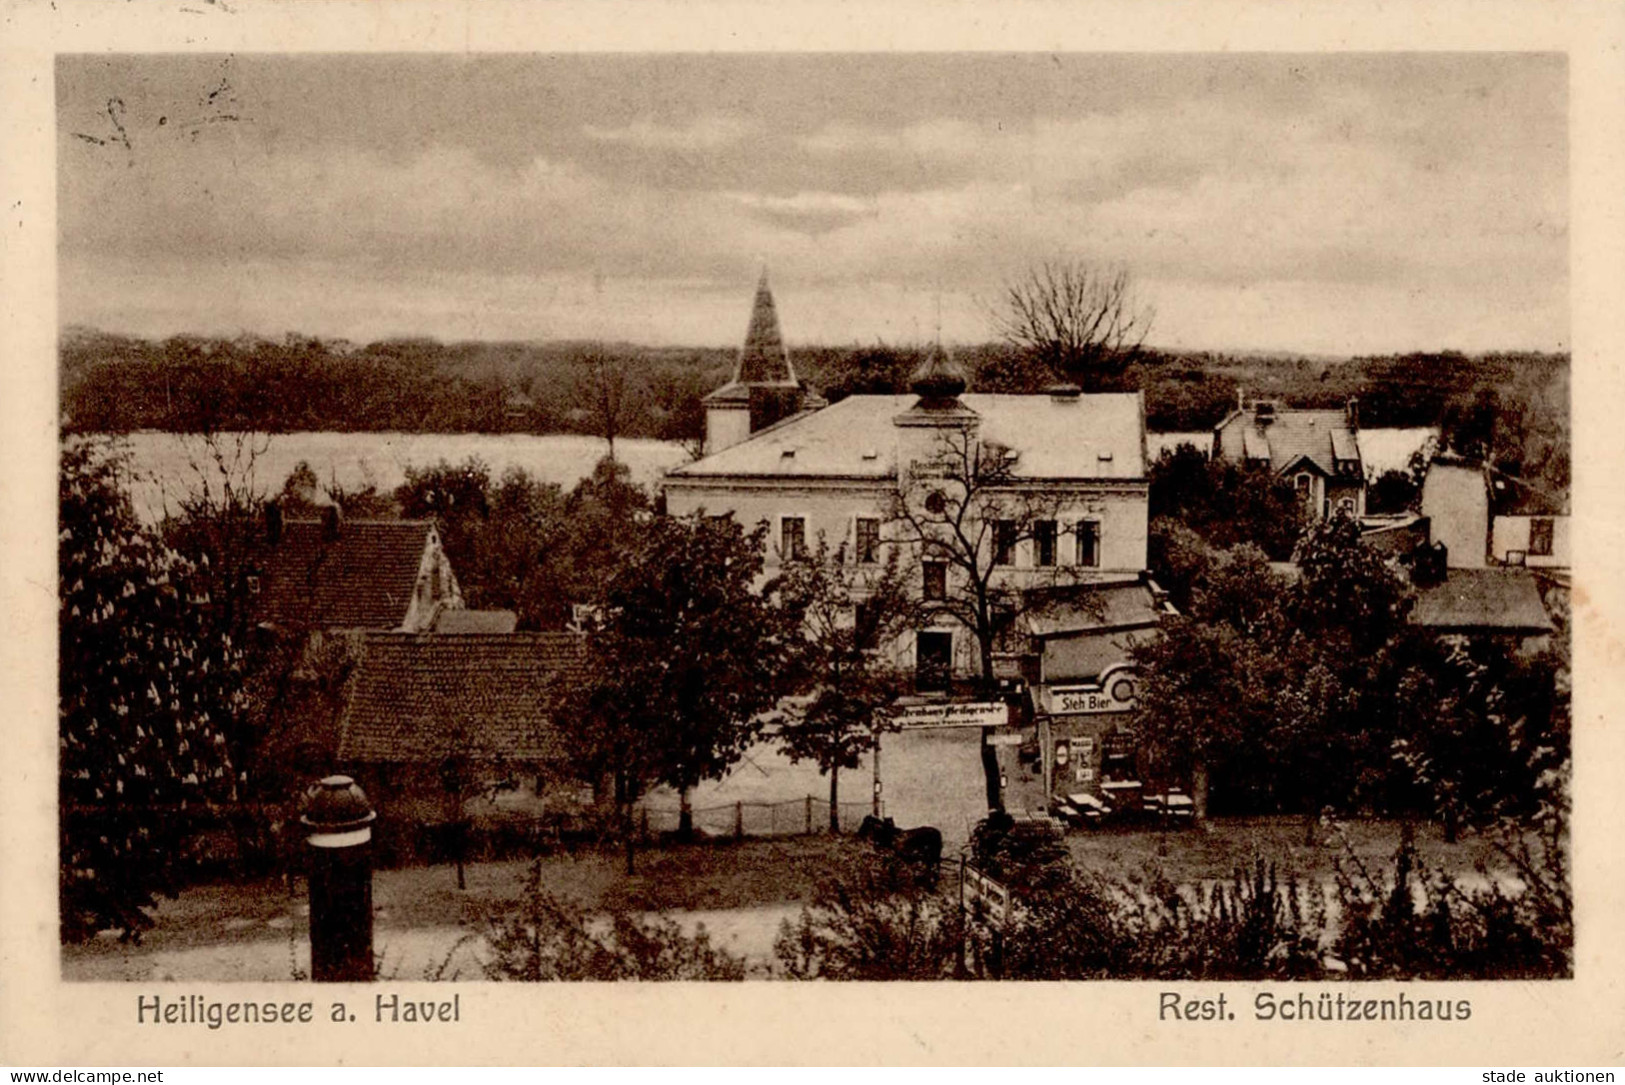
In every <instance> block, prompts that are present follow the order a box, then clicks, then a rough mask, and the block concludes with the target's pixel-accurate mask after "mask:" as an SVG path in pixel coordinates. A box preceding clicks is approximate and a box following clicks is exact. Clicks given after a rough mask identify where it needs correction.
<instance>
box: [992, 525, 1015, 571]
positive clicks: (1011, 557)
mask: <svg viewBox="0 0 1625 1085" xmlns="http://www.w3.org/2000/svg"><path fill="white" fill-rule="evenodd" d="M1015 563H1016V522H1015V521H1014V520H995V521H993V564H995V565H1014V564H1015Z"/></svg>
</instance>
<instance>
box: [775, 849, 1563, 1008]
mask: <svg viewBox="0 0 1625 1085" xmlns="http://www.w3.org/2000/svg"><path fill="white" fill-rule="evenodd" d="M1499 833H1500V835H1499V841H1500V843H1499V852H1500V854H1501V855H1502V857H1503V859H1504V860H1506V861H1507V862H1508V863H1509V864H1510V867H1511V875H1512V879H1510V880H1509V878H1508V876H1507V872H1506V871H1501V872H1499V873H1498V874H1491V873H1490V872H1489V871H1488V870H1484V869H1481V870H1480V871H1479V878H1478V879H1477V880H1476V881H1477V882H1481V883H1482V884H1481V885H1479V884H1469V883H1467V882H1465V881H1463V880H1462V879H1455V878H1451V877H1449V876H1447V875H1445V874H1443V873H1442V872H1439V871H1431V870H1426V869H1424V868H1423V867H1422V866H1421V865H1420V864H1419V862H1418V860H1417V857H1416V852H1415V848H1414V845H1413V843H1412V841H1411V840H1410V839H1409V836H1408V835H1407V837H1406V838H1405V839H1404V840H1402V841H1401V843H1400V846H1399V848H1398V850H1397V851H1396V853H1395V855H1394V857H1393V859H1392V862H1391V866H1390V868H1389V870H1388V871H1387V872H1378V873H1372V872H1371V871H1369V870H1368V869H1367V868H1366V867H1364V866H1363V865H1362V864H1360V863H1359V862H1358V860H1357V859H1356V857H1355V856H1354V853H1353V851H1352V850H1350V852H1349V857H1348V859H1347V860H1345V862H1343V863H1340V864H1339V868H1338V876H1337V879H1336V882H1335V886H1334V891H1335V903H1333V902H1332V901H1328V899H1327V897H1326V896H1325V895H1323V894H1322V893H1321V892H1320V891H1317V890H1316V889H1315V888H1314V887H1310V886H1305V885H1303V884H1301V883H1299V882H1298V881H1297V880H1296V879H1295V878H1293V877H1292V876H1291V875H1283V874H1281V873H1280V872H1278V871H1277V869H1276V867H1275V865H1274V864H1273V863H1269V862H1267V861H1265V860H1264V859H1261V858H1260V859H1257V860H1255V862H1254V864H1253V865H1252V867H1251V868H1250V869H1238V870H1236V871H1235V872H1234V874H1233V875H1232V877H1230V878H1229V879H1225V880H1220V881H1216V882H1214V883H1212V884H1211V885H1205V886H1175V885H1173V884H1172V883H1170V882H1167V881H1166V880H1163V879H1161V878H1154V879H1153V880H1152V881H1151V882H1150V884H1149V885H1138V884H1129V883H1124V882H1110V881H1107V880H1105V879H1100V878H1094V877H1089V876H1085V875H1082V874H1080V873H1078V872H1077V871H1075V870H1074V869H1073V868H1072V867H1071V866H1070V864H1069V862H1068V861H1067V860H1066V858H1065V857H1064V851H1063V852H1062V853H1061V854H1059V855H1056V854H1054V853H1053V852H1052V851H1049V850H1048V849H1044V848H1042V847H1030V846H1029V845H1030V844H1031V843H1032V842H1031V841H1030V840H1029V841H1021V842H1017V843H1016V844H1015V847H1014V849H1013V853H1012V854H1011V855H1005V856H1003V859H1004V860H1005V865H1004V868H1003V871H1004V873H1005V875H1006V877H1007V878H1008V879H1009V884H1011V885H1012V887H1013V888H1015V887H1016V886H1018V885H1019V886H1022V887H1023V888H1022V889H1021V890H1020V891H1019V892H1018V894H1017V896H1018V900H1017V903H1016V904H1015V906H1014V907H1013V909H1012V914H1011V918H1010V921H1009V922H1008V923H1007V924H1006V926H1005V929H1004V931H1003V932H1002V934H1001V935H999V936H995V934H994V933H993V932H992V931H991V930H990V929H988V928H987V927H985V926H982V925H979V924H972V925H966V924H965V922H964V917H963V916H962V914H961V911H960V906H959V902H958V900H957V899H955V896H954V893H955V892H956V884H955V882H954V880H952V879H944V887H943V888H942V889H940V890H933V891H926V890H924V889H922V888H921V887H920V886H919V885H918V883H916V882H913V881H909V880H907V879H903V878H900V877H899V876H898V872H897V871H896V870H895V869H889V868H887V867H886V866H884V865H883V864H880V863H879V862H878V860H871V861H869V862H858V863H857V864H855V865H854V866H853V867H851V868H849V869H847V870H843V871H841V872H840V873H838V874H837V875H836V876H835V877H834V878H832V879H831V880H830V882H829V883H828V884H827V885H826V886H824V887H823V888H822V889H821V890H820V892H819V896H818V898H817V899H816V901H815V902H814V903H813V904H812V905H811V906H809V907H807V908H804V909H803V910H802V913H801V915H800V917H799V919H798V920H797V921H795V922H794V923H792V922H788V921H787V922H786V923H784V924H783V926H782V927H781V929H780V932H779V937H778V941H777V943H776V945H775V952H776V956H777V958H778V965H779V970H780V972H781V973H782V974H783V975H785V976H786V977H789V978H792V979H857V980H879V979H945V978H964V979H1023V980H1057V979H1070V980H1078V979H1187V980H1189V979H1198V980H1264V979H1270V980H1307V979H1334V978H1361V979H1552V978H1561V977H1567V976H1569V975H1571V974H1572V968H1573V966H1572V947H1573V922H1572V911H1571V900H1570V895H1569V888H1568V868H1567V858H1566V851H1565V847H1566V843H1565V841H1564V838H1563V835H1562V828H1561V819H1560V818H1547V819H1545V820H1543V821H1541V822H1540V823H1539V827H1538V829H1537V830H1535V832H1534V833H1533V837H1531V834H1530V833H1529V831H1528V830H1527V828H1525V829H1522V830H1514V829H1513V827H1512V826H1510V825H1508V826H1505V827H1503V828H1502V829H1501V830H1500V831H1499ZM973 847H974V848H976V850H977V851H978V852H979V853H987V854H985V855H983V856H982V858H983V859H984V861H986V860H988V859H992V860H995V861H997V860H998V859H999V858H1000V856H999V855H997V854H996V853H997V852H999V851H1000V850H1001V849H1002V850H1012V849H1003V848H1002V844H1000V843H992V844H990V843H989V842H988V841H987V840H986V839H983V840H980V841H977V842H975V843H974V844H973ZM1016 853H1019V854H1016ZM1046 856H1047V857H1046Z"/></svg>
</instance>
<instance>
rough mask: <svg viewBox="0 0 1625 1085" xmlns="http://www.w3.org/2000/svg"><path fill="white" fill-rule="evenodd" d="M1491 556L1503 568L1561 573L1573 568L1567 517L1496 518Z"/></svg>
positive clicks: (1492, 532)
mask: <svg viewBox="0 0 1625 1085" xmlns="http://www.w3.org/2000/svg"><path fill="white" fill-rule="evenodd" d="M1490 555H1491V556H1492V557H1493V558H1494V559H1495V560H1496V561H1497V562H1499V563H1500V564H1502V565H1523V566H1526V567H1528V568H1530V569H1549V570H1552V571H1554V572H1563V571H1567V570H1568V569H1570V568H1572V562H1573V559H1572V558H1571V557H1570V550H1569V518H1568V517H1567V516H1497V517H1496V518H1495V524H1494V526H1493V528H1492V529H1491V532H1490Z"/></svg>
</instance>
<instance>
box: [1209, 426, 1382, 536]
mask: <svg viewBox="0 0 1625 1085" xmlns="http://www.w3.org/2000/svg"><path fill="white" fill-rule="evenodd" d="M1213 455H1214V456H1222V457H1224V458H1226V459H1230V460H1235V461H1238V462H1243V463H1257V464H1265V465H1267V466H1268V467H1269V468H1270V470H1272V471H1273V472H1275V474H1277V475H1279V476H1280V477H1282V478H1284V479H1287V480H1288V481H1290V482H1291V483H1292V485H1293V487H1294V488H1295V489H1296V490H1297V492H1298V496H1299V498H1300V499H1301V500H1302V501H1303V505H1304V511H1305V512H1306V513H1307V514H1308V516H1309V519H1310V520H1312V521H1314V520H1326V519H1329V518H1331V517H1332V516H1333V515H1336V514H1339V513H1341V514H1343V515H1346V516H1352V517H1360V516H1364V515H1365V463H1364V461H1363V459H1362V458H1361V455H1360V413H1359V401H1358V400H1354V399H1351V400H1349V401H1348V404H1347V406H1345V407H1344V409H1343V410H1341V411H1328V410H1296V409H1290V408H1283V407H1281V406H1280V405H1279V404H1277V403H1274V402H1272V401H1269V400H1259V401H1257V402H1255V403H1253V404H1251V405H1250V406H1249V405H1247V404H1245V403H1243V404H1242V405H1241V406H1239V407H1238V409H1236V410H1234V411H1231V412H1230V414H1229V416H1228V417H1226V418H1225V419H1224V421H1222V422H1220V423H1219V424H1218V426H1217V427H1216V428H1215V429H1214V431H1213Z"/></svg>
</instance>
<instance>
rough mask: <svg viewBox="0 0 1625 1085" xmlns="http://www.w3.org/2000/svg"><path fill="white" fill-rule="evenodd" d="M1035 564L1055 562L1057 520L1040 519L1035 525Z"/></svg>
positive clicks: (1044, 564) (1052, 563)
mask: <svg viewBox="0 0 1625 1085" xmlns="http://www.w3.org/2000/svg"><path fill="white" fill-rule="evenodd" d="M1033 564H1034V565H1043V566H1049V565H1054V564H1055V521H1054V520H1040V521H1038V522H1037V523H1035V524H1034V525H1033Z"/></svg>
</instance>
